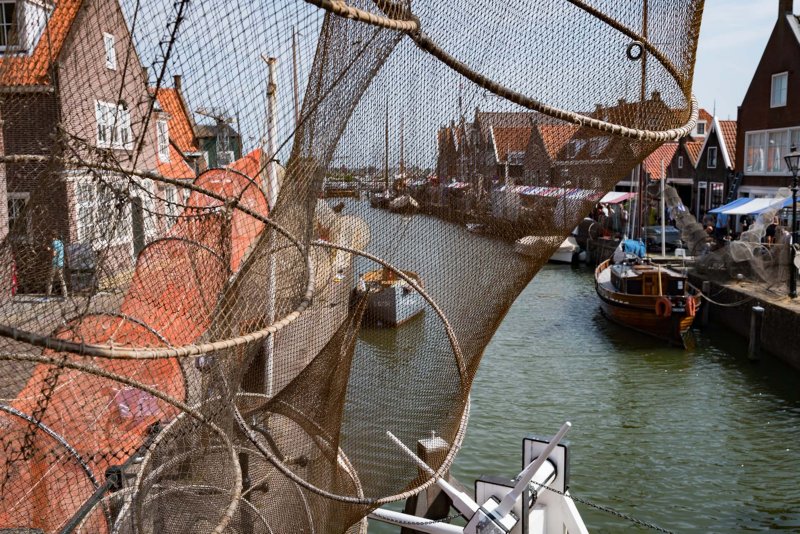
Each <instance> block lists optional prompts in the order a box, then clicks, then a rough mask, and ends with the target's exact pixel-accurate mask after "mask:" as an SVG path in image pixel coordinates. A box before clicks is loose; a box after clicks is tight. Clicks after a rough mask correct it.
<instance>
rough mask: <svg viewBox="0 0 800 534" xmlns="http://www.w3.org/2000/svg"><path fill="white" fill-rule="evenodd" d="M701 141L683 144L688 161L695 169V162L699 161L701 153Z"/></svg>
mask: <svg viewBox="0 0 800 534" xmlns="http://www.w3.org/2000/svg"><path fill="white" fill-rule="evenodd" d="M704 144H705V143H704V142H703V141H689V142H688V143H685V144H684V146H685V147H686V152H687V153H688V154H689V159H690V160H691V162H692V167H697V160H698V159H700V153H701V152H702V151H703V145H704Z"/></svg>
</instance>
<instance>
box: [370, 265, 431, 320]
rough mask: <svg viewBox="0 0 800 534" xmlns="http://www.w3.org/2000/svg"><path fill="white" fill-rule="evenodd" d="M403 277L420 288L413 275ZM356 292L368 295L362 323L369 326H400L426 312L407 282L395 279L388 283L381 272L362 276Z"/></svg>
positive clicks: (392, 278)
mask: <svg viewBox="0 0 800 534" xmlns="http://www.w3.org/2000/svg"><path fill="white" fill-rule="evenodd" d="M404 274H405V275H406V276H408V277H409V278H411V279H412V280H414V281H415V282H416V283H417V284H421V282H420V281H419V277H418V275H417V274H416V273H414V272H412V271H404ZM356 291H357V292H361V293H363V292H365V291H369V294H368V295H367V307H366V310H365V311H364V318H363V320H362V321H363V323H364V324H367V325H370V326H379V327H395V326H399V325H401V324H403V323H405V322H406V321H408V320H410V319H412V318H414V317H416V316H417V315H419V314H420V313H422V311H423V310H424V309H425V299H424V298H422V295H421V294H420V293H419V292H417V291H416V290H414V288H413V287H411V285H410V284H409V283H408V282H406V281H405V280H403V279H401V278H399V277H394V276H392V277H391V279H390V280H387V279H386V278H385V275H384V272H383V271H380V270H379V271H371V272H369V273H366V274H365V275H363V276H362V277H361V281H360V282H359V289H357V290H356Z"/></svg>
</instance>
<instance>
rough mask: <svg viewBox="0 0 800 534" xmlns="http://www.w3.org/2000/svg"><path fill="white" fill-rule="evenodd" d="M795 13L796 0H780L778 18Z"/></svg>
mask: <svg viewBox="0 0 800 534" xmlns="http://www.w3.org/2000/svg"><path fill="white" fill-rule="evenodd" d="M789 13H794V0H778V18H783V17H785V16H786V15H787V14H789Z"/></svg>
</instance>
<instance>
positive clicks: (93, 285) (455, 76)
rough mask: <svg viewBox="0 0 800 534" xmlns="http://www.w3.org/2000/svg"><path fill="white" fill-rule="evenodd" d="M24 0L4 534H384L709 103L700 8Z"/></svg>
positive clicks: (5, 56)
mask: <svg viewBox="0 0 800 534" xmlns="http://www.w3.org/2000/svg"><path fill="white" fill-rule="evenodd" d="M0 5H1V7H2V9H3V14H4V15H3V16H4V19H3V20H2V26H1V27H0V124H2V135H0V147H2V148H0V153H1V154H2V156H1V157H0V182H2V187H0V193H2V194H4V195H5V197H6V198H5V199H0V200H2V201H0V223H2V224H1V225H0V229H2V232H3V234H4V237H3V241H2V245H1V248H0V280H1V281H0V336H2V337H0V402H2V404H0V428H2V436H0V442H1V443H2V450H0V530H2V529H13V528H17V529H41V530H42V531H45V532H59V531H62V529H66V530H70V529H71V530H72V531H75V532H120V533H123V532H242V533H246V532H247V533H255V532H265V533H266V532H345V531H352V532H357V531H362V530H364V529H365V528H366V527H365V525H366V523H365V521H364V517H365V516H366V514H367V513H368V512H369V511H370V510H371V509H373V508H375V507H377V506H380V505H381V504H383V503H387V502H391V501H396V500H400V499H403V498H406V497H408V496H411V495H413V494H415V493H417V492H418V491H419V490H420V489H421V488H423V487H424V486H426V485H428V484H430V483H431V478H430V477H429V476H428V475H425V474H421V473H420V471H419V469H418V468H417V466H416V465H414V464H413V463H412V462H411V461H410V460H409V459H408V458H407V457H406V456H405V455H404V454H403V453H402V452H401V451H400V450H399V449H398V448H397V446H396V445H394V444H393V443H392V442H391V441H390V440H389V439H388V438H387V436H386V432H387V431H391V432H392V433H394V434H395V435H397V436H398V437H399V438H400V439H401V440H402V441H403V442H405V443H406V444H408V445H410V446H413V444H414V442H415V441H417V440H419V439H422V438H427V437H430V435H431V432H434V433H435V434H436V435H437V436H440V437H442V438H443V439H444V440H445V441H446V442H447V443H448V444H449V445H450V447H451V450H450V454H448V455H447V458H446V460H445V461H444V462H443V463H442V464H441V465H434V466H432V467H433V468H434V469H436V470H438V471H439V472H440V473H441V472H444V471H445V470H446V469H447V468H448V467H449V465H450V463H451V462H452V460H453V458H454V456H455V454H456V452H457V450H458V447H459V446H460V443H461V440H462V438H463V433H464V432H465V431H466V423H467V414H468V395H469V390H470V386H471V382H472V379H473V377H474V375H475V372H476V371H477V369H478V366H479V363H480V359H481V355H482V352H483V350H484V348H485V347H486V345H487V343H488V341H489V339H490V338H491V336H492V335H493V333H494V331H495V329H496V328H497V326H498V325H499V323H500V321H501V320H502V318H503V316H504V315H505V313H506V311H507V310H508V308H509V306H510V305H511V304H512V302H513V301H514V299H515V298H516V296H517V295H518V294H519V292H520V291H521V290H522V288H524V287H525V285H526V284H527V283H528V282H529V281H530V279H531V277H532V276H533V275H534V274H535V273H536V271H537V270H538V269H539V268H540V267H541V265H542V264H543V263H544V262H545V261H547V259H548V258H549V257H550V255H551V254H552V253H553V251H554V250H555V249H556V248H557V247H558V246H559V245H560V244H561V242H562V241H563V239H564V237H565V236H566V235H567V234H568V233H569V232H570V231H571V230H572V229H573V227H575V225H576V224H577V223H578V222H579V221H580V220H581V219H582V218H583V217H584V216H585V215H586V214H587V213H588V212H589V211H590V209H591V208H592V206H593V205H594V203H595V202H596V201H597V200H599V199H600V198H601V197H602V196H603V194H604V193H605V192H607V191H608V190H610V189H612V188H613V186H614V184H615V183H616V182H617V181H619V180H620V179H622V178H623V177H624V176H625V175H626V174H627V173H629V172H630V170H631V169H632V168H633V167H634V166H635V165H636V164H637V163H639V162H640V161H641V160H642V159H643V158H644V157H646V156H647V155H648V154H649V153H650V152H652V151H653V150H654V149H655V148H657V147H658V146H659V145H660V144H661V143H662V142H664V141H666V140H668V139H674V138H677V137H680V136H682V135H685V134H686V133H688V132H689V131H690V130H691V129H692V126H693V123H694V120H695V119H696V113H697V111H696V106H694V105H693V99H692V97H691V82H692V74H693V66H694V58H695V48H696V44H697V36H698V33H699V25H700V17H701V14H702V8H703V2H702V0H646V1H644V2H621V1H612V0H593V1H583V0H540V1H537V2H529V1H523V0H510V1H505V2H488V1H486V0H459V1H451V2H436V1H429V0H417V1H414V2H410V1H399V2H393V1H389V0H353V1H350V0H348V1H347V2H342V1H334V0H306V1H302V0H273V1H268V2H255V3H254V2H245V1H233V2H193V1H190V0H178V1H176V2H166V3H165V2H157V1H154V0H55V1H53V2H33V1H28V0H17V1H15V2H0ZM267 56H274V57H277V61H275V60H274V59H268V57H267ZM265 60H267V61H265ZM467 225H468V226H469V229H468V227H467ZM469 230H476V232H471V231H469ZM520 239H525V241H523V244H524V247H523V250H520V247H517V248H516V249H515V247H514V242H515V241H516V240H520ZM520 252H523V253H520ZM382 299H388V300H382ZM381 302H383V303H384V304H387V303H388V304H387V306H388V308H385V309H383V311H381V310H380V309H378V308H380V306H381V305H382V304H381ZM386 309H391V314H393V316H386V315H381V313H384V312H386ZM418 309H421V310H423V311H422V313H421V314H416V313H414V312H416V311H417V310H418ZM376 310H377V311H376ZM391 314H390V315H391ZM362 317H366V318H367V319H368V320H369V321H370V322H369V324H370V325H371V326H369V327H366V326H365V325H366V324H367V322H364V323H362ZM532 320H533V319H532ZM394 321H397V322H402V323H404V324H401V325H400V326H397V327H393V328H378V327H376V325H377V324H379V323H380V324H382V325H383V326H386V324H387V323H391V322H394ZM508 379H509V380H513V379H514V377H508ZM498 386H499V387H501V386H502V385H498Z"/></svg>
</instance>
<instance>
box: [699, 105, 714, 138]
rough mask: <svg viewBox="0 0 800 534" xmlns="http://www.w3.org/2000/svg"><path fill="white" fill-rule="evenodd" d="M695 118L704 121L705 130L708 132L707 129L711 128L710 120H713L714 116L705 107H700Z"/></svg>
mask: <svg viewBox="0 0 800 534" xmlns="http://www.w3.org/2000/svg"><path fill="white" fill-rule="evenodd" d="M697 120H698V121H706V125H707V128H706V132H708V129H709V128H711V121H713V120H714V117H712V116H711V113H709V112H708V111H706V110H705V109H703V108H700V112H699V113H698V114H697Z"/></svg>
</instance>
